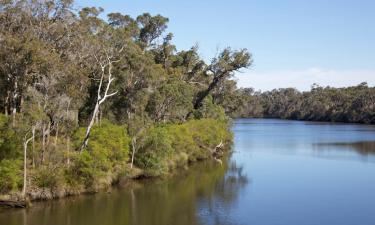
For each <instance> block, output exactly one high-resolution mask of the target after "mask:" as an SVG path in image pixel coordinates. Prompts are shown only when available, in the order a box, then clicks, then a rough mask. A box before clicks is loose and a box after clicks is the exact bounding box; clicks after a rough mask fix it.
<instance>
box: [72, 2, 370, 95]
mask: <svg viewBox="0 0 375 225" xmlns="http://www.w3.org/2000/svg"><path fill="white" fill-rule="evenodd" d="M77 5H78V6H101V7H103V8H104V9H105V13H109V12H121V13H124V14H129V15H131V16H133V17H136V16H137V15H139V14H141V13H143V12H150V13H151V14H161V15H163V16H166V17H168V18H169V19H170V22H169V27H168V32H172V33H173V34H174V43H175V44H176V46H177V48H178V49H179V50H181V49H188V48H190V47H191V46H192V45H194V44H195V43H198V45H199V47H200V54H201V56H202V57H203V58H204V59H206V60H209V59H210V58H212V57H213V56H214V55H215V54H216V52H217V50H218V49H223V48H224V47H227V46H231V47H233V48H247V49H248V50H249V51H251V53H252V54H253V56H254V64H253V65H252V67H251V68H250V69H249V70H244V71H243V72H242V73H239V74H237V75H236V79H237V80H238V83H239V86H251V87H254V88H256V89H262V90H270V89H273V88H280V87H296V88H298V89H300V90H306V89H309V87H310V85H311V84H312V83H314V82H315V83H318V84H321V85H330V86H336V87H340V86H348V85H356V84H358V83H360V82H362V81H367V82H368V83H369V84H370V85H372V86H373V85H375V43H374V41H375V1H373V0H308V1H307V0H283V1H281V0H268V1H266V0H263V1H260V0H257V1H254V0H246V1H245V0H232V1H228V0H200V1H199V0H185V1H177V0H174V1H172V0H122V1H119V0H118V1H115V0H105V1H104V0H102V1H98V0H96V1H94V0H92V1H88V0H86V1H84V0H79V1H77Z"/></svg>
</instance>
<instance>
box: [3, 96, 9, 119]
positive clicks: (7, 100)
mask: <svg viewBox="0 0 375 225" xmlns="http://www.w3.org/2000/svg"><path fill="white" fill-rule="evenodd" d="M9 95H10V92H9V91H7V96H6V97H5V101H4V114H5V116H7V117H8V112H9V111H8V110H9V98H10V97H9Z"/></svg>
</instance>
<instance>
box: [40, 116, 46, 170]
mask: <svg viewBox="0 0 375 225" xmlns="http://www.w3.org/2000/svg"><path fill="white" fill-rule="evenodd" d="M45 151H46V125H45V124H44V123H43V127H42V157H41V161H40V163H41V164H43V163H44V154H45Z"/></svg>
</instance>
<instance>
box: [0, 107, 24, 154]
mask: <svg viewBox="0 0 375 225" xmlns="http://www.w3.org/2000/svg"><path fill="white" fill-rule="evenodd" d="M20 149H22V148H21V138H20V136H19V135H18V134H17V132H16V130H15V129H13V128H12V127H11V124H10V120H9V119H8V118H7V117H6V116H5V115H3V114H0V160H2V159H15V158H18V157H20V156H21V152H20Z"/></svg>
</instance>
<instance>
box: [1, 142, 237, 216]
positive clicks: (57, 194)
mask: <svg viewBox="0 0 375 225" xmlns="http://www.w3.org/2000/svg"><path fill="white" fill-rule="evenodd" d="M226 144H227V145H226V146H225V147H222V154H221V155H220V157H219V158H215V157H209V158H198V159H196V160H192V161H189V162H188V164H187V165H185V166H181V167H176V168H171V169H170V171H169V172H168V173H167V174H164V175H151V174H150V173H147V172H146V171H145V170H142V169H140V168H133V169H130V170H129V171H127V172H129V174H127V175H123V176H117V177H116V178H115V179H113V180H111V182H110V184H109V185H103V186H100V187H95V188H82V189H74V188H70V189H69V188H61V189H58V188H57V189H54V190H53V189H51V188H34V189H33V190H32V191H31V192H30V191H29V192H28V194H27V195H28V197H27V198H26V199H22V197H21V193H20V192H15V193H11V194H5V195H0V212H2V211H4V210H15V209H22V208H31V207H32V205H33V204H32V203H33V202H44V201H53V200H58V199H64V198H69V197H75V196H80V195H94V194H96V193H104V192H107V193H111V191H110V189H112V188H114V187H122V186H125V185H126V183H127V182H130V181H137V180H152V179H158V178H160V179H167V178H169V177H173V176H178V175H179V174H181V171H180V170H189V169H190V166H191V165H194V164H197V163H202V162H205V161H209V160H212V161H213V162H215V163H217V164H219V165H220V166H222V164H221V159H222V158H224V157H228V156H229V154H230V153H231V144H230V143H226ZM179 171H180V172H179ZM6 202H8V203H9V205H7V203H6ZM2 203H4V204H2Z"/></svg>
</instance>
